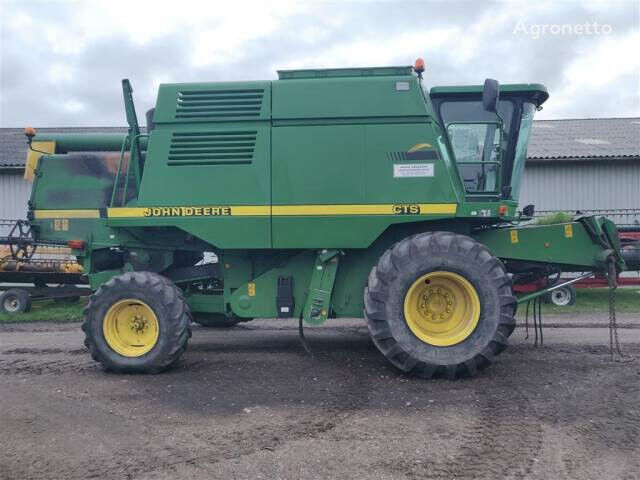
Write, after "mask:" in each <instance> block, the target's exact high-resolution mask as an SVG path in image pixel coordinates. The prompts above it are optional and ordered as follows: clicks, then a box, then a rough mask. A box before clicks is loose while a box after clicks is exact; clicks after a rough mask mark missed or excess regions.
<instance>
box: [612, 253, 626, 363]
mask: <svg viewBox="0 0 640 480" xmlns="http://www.w3.org/2000/svg"><path fill="white" fill-rule="evenodd" d="M617 275H618V274H617V272H616V264H615V260H614V259H613V257H609V259H608V261H607V283H608V284H609V356H610V359H611V361H621V360H622V359H623V358H626V357H627V355H625V354H624V353H622V350H621V348H620V340H619V339H618V321H617V319H616V293H615V292H616V288H617V287H618V282H617ZM616 356H617V357H616Z"/></svg>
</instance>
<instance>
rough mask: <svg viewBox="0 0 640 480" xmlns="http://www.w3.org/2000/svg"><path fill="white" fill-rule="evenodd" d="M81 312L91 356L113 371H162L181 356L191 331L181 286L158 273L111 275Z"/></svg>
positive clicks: (189, 315) (189, 314) (189, 316)
mask: <svg viewBox="0 0 640 480" xmlns="http://www.w3.org/2000/svg"><path fill="white" fill-rule="evenodd" d="M84 314H85V318H84V323H83V324H82V330H84V333H85V341H84V343H85V345H86V346H87V348H88V349H89V351H90V352H91V356H92V357H93V359H94V360H96V361H97V362H100V363H101V364H102V365H103V366H104V367H105V368H106V369H107V370H112V371H116V372H122V373H158V372H161V371H163V370H165V369H167V368H169V367H170V366H171V365H173V364H174V363H175V362H176V361H177V360H178V359H179V358H180V356H181V355H182V353H183V352H184V351H185V350H186V348H187V342H188V340H189V337H190V336H191V313H190V311H189V307H188V306H187V303H186V302H185V300H184V296H183V295H182V291H181V290H180V289H179V288H178V287H176V286H175V285H174V284H173V283H172V282H171V281H170V280H169V279H167V278H165V277H163V276H161V275H158V274H157V273H151V272H129V273H124V274H122V275H118V276H116V277H113V278H112V279H111V280H109V281H108V282H107V283H105V284H104V285H102V286H101V287H100V288H99V289H98V290H97V291H96V292H95V293H94V294H93V295H91V297H89V303H88V304H87V307H86V308H85V310H84Z"/></svg>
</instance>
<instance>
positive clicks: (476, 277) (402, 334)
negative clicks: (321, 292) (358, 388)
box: [364, 232, 516, 379]
mask: <svg viewBox="0 0 640 480" xmlns="http://www.w3.org/2000/svg"><path fill="white" fill-rule="evenodd" d="M364 305H365V317H366V319H367V323H368V327H369V333H370V334H371V337H372V339H373V342H374V343H375V345H376V346H377V347H378V349H379V350H380V351H381V352H382V353H383V354H384V355H385V356H386V357H387V358H388V359H389V360H390V361H391V363H393V364H394V365H395V366H396V367H398V368H399V369H400V370H402V371H404V372H410V373H413V374H415V375H418V376H420V377H424V378H431V377H434V376H442V377H447V378H450V379H454V378H457V377H461V376H473V375H475V374H476V373H477V372H478V371H479V370H480V369H482V368H484V367H485V366H487V365H488V364H490V363H491V362H493V360H494V357H495V356H496V355H497V354H499V353H500V352H501V351H502V350H503V349H504V348H505V346H506V344H507V338H508V337H509V336H510V335H511V333H512V332H513V329H514V327H515V319H514V314H515V310H516V299H515V297H514V296H513V292H512V290H511V279H510V278H509V276H508V275H507V271H506V269H505V267H504V264H503V263H502V262H501V261H500V260H499V259H497V258H496V257H494V256H493V255H492V254H491V252H489V250H488V249H487V248H486V247H485V246H484V245H482V244H480V243H478V242H476V241H475V240H473V239H472V238H470V237H467V236H464V235H458V234H455V233H449V232H430V233H422V234H418V235H414V236H412V237H409V238H406V239H404V240H402V241H401V242H399V243H397V244H395V245H394V246H393V247H392V248H390V249H389V250H387V251H386V252H385V253H384V255H382V257H380V260H379V261H378V264H377V265H376V266H374V267H373V269H372V270H371V273H370V274H369V282H368V286H367V287H366V289H365V293H364Z"/></svg>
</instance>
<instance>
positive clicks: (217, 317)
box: [193, 313, 246, 328]
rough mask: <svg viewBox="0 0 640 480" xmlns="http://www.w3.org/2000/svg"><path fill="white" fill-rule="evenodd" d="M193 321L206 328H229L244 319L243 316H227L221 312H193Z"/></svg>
mask: <svg viewBox="0 0 640 480" xmlns="http://www.w3.org/2000/svg"><path fill="white" fill-rule="evenodd" d="M193 321H194V322H196V323H197V324H198V325H200V326H202V327H206V328H230V327H235V326H236V325H237V324H238V323H240V322H244V321H246V319H244V318H239V317H227V316H226V315H224V314H222V313H194V314H193Z"/></svg>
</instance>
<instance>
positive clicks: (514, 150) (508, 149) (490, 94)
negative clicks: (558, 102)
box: [430, 79, 549, 201]
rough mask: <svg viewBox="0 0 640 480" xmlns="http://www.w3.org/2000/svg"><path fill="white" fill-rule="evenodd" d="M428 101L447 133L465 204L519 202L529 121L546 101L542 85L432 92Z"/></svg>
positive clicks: (494, 83)
mask: <svg viewBox="0 0 640 480" xmlns="http://www.w3.org/2000/svg"><path fill="white" fill-rule="evenodd" d="M430 97H431V100H432V103H433V108H434V110H435V113H436V117H437V118H438V120H439V121H440V123H441V125H442V127H443V129H444V131H445V132H446V140H447V143H448V148H449V152H450V153H451V154H452V155H453V157H454V159H455V163H456V167H457V170H458V174H459V176H460V180H461V181H462V183H463V185H464V189H465V192H466V197H467V200H481V199H485V200H486V199H488V198H492V197H493V198H500V199H503V200H515V201H517V200H518V195H519V191H520V180H521V178H522V173H523V170H524V162H525V157H526V152H527V144H528V142H529V134H530V132H531V125H532V122H533V115H534V113H535V111H536V110H537V109H539V108H540V106H541V105H542V104H543V103H544V102H545V100H546V99H547V98H548V97H549V95H548V93H547V89H546V88H545V87H544V86H542V85H536V84H527V85H504V86H502V87H500V86H499V85H498V82H497V81H495V80H491V79H487V80H486V81H485V85H484V86H480V85H477V86H467V87H434V88H432V89H431V91H430Z"/></svg>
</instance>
